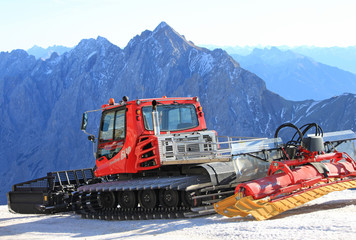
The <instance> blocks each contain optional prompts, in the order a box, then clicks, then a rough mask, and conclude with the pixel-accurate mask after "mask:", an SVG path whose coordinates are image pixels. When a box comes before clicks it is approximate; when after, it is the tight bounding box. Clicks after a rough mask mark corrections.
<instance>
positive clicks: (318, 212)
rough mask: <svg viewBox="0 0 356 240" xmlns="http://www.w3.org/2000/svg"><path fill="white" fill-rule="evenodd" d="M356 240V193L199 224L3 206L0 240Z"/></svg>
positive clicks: (209, 219) (202, 220)
mask: <svg viewBox="0 0 356 240" xmlns="http://www.w3.org/2000/svg"><path fill="white" fill-rule="evenodd" d="M68 238H73V239H119V238H120V239H135V240H136V239H155V240H157V239H158V240H159V239H165V240H166V239H169V240H178V239H179V240H183V239H194V240H200V239H219V240H223V239H263V240H266V239H273V240H277V239H318V240H320V239H333V240H335V239H349V240H351V239H356V190H345V191H342V192H334V193H330V194H329V195H326V196H324V197H322V198H319V199H316V200H314V201H312V202H310V203H308V204H306V205H303V206H301V207H299V208H296V209H292V210H290V211H287V212H285V213H282V214H280V215H279V216H276V217H275V218H272V219H270V220H266V221H260V222H259V221H256V220H254V218H253V217H251V216H248V217H246V218H239V217H236V218H226V217H223V216H220V215H211V216H209V217H201V218H194V219H174V220H145V221H101V220H90V219H81V218H80V217H79V216H77V215H75V214H72V213H65V214H58V215H33V214H30V215H24V214H12V213H10V212H8V210H7V206H6V205H2V206H0V239H1V240H2V239H26V240H30V239H68Z"/></svg>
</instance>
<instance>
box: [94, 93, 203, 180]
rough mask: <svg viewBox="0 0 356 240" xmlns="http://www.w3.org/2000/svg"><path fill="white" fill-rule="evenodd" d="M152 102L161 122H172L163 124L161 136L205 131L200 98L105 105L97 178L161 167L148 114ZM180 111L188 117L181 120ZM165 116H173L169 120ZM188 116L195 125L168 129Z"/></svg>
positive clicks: (163, 99)
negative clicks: (156, 107) (107, 127)
mask: <svg viewBox="0 0 356 240" xmlns="http://www.w3.org/2000/svg"><path fill="white" fill-rule="evenodd" d="M153 100H155V101H156V102H157V104H158V105H157V106H158V111H159V113H160V114H161V116H160V117H161V119H170V120H169V122H166V123H165V122H161V133H162V134H165V133H167V132H169V133H184V132H195V131H202V130H206V123H205V119H204V114H203V112H202V107H201V105H200V103H199V99H198V98H197V97H194V98H193V97H187V98H166V97H163V98H158V99H157V98H156V99H140V100H133V101H121V103H120V104H115V103H114V101H113V100H111V101H110V104H105V105H103V106H102V109H103V113H102V120H101V124H100V129H99V138H98V147H97V148H98V149H97V159H96V170H95V176H97V177H100V176H108V175H112V174H118V173H138V172H141V171H146V170H152V169H156V168H159V167H161V162H160V157H159V153H158V142H157V137H156V136H155V135H154V131H153V128H152V126H151V124H152V123H151V121H152V119H149V118H150V115H149V114H148V113H151V112H152V101H153ZM160 107H162V109H161V110H160ZM179 111H181V112H183V111H185V112H187V111H189V114H185V115H184V116H182V117H181V115H182V113H179ZM164 114H167V116H168V115H169V114H170V115H169V116H170V118H168V117H165V115H164ZM171 115H172V116H173V117H172V116H171ZM187 116H188V118H189V117H191V118H192V119H193V120H191V119H190V120H191V122H192V123H191V124H190V125H189V124H188V125H189V126H186V127H184V126H183V127H173V128H172V129H170V128H171V127H169V126H168V125H172V124H176V123H175V122H177V123H180V124H183V119H180V118H183V117H184V118H187ZM109 117H110V118H109ZM167 121H168V120H167ZM117 123H119V124H117ZM107 124H109V125H110V124H111V125H110V126H109V128H111V129H105V128H106V127H105V125H107ZM164 124H166V125H167V127H164ZM117 125H120V126H117ZM113 126H115V127H113ZM177 126H178V125H177ZM104 130H107V131H104ZM108 132H109V134H107V133H108Z"/></svg>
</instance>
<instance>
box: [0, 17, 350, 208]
mask: <svg viewBox="0 0 356 240" xmlns="http://www.w3.org/2000/svg"><path fill="white" fill-rule="evenodd" d="M124 95H126V96H129V97H130V98H131V99H136V98H152V97H162V96H164V95H166V96H170V97H174V96H199V98H200V100H201V103H202V106H203V110H204V113H205V117H206V122H207V125H208V128H209V129H215V130H216V131H217V132H218V134H219V135H225V136H226V135H229V136H272V135H273V133H274V131H275V129H276V128H277V126H279V125H280V124H282V123H283V122H296V123H297V124H298V125H299V126H300V125H301V124H303V123H307V122H318V123H320V125H321V126H322V127H324V130H325V131H330V130H332V131H335V130H343V129H349V128H351V129H354V130H355V129H356V123H355V122H354V119H356V116H355V115H356V112H355V111H354V109H355V107H356V98H355V96H354V95H351V94H348V95H342V96H339V97H335V98H331V99H327V100H324V101H320V102H317V103H316V102H315V101H312V100H308V101H301V102H294V101H288V100H285V99H283V98H282V97H280V96H279V95H277V94H275V93H273V92H271V91H269V90H268V89H266V85H265V82H264V81H263V80H262V79H261V78H259V77H258V76H256V75H255V74H253V73H251V72H249V71H247V70H245V69H243V68H241V67H240V65H239V64H238V63H237V62H236V61H235V60H234V59H233V58H232V57H231V56H229V55H228V54H227V53H226V52H225V51H223V50H221V49H216V50H214V51H210V50H208V49H205V48H200V47H197V46H195V45H194V44H193V43H192V42H190V41H187V40H186V39H185V37H184V36H182V35H180V34H178V33H177V32H176V31H174V29H172V28H171V27H170V26H169V25H168V24H167V23H161V24H160V25H159V26H158V27H157V28H156V29H155V30H154V31H147V30H146V31H144V32H142V33H141V34H140V35H137V36H135V37H134V38H133V39H132V40H131V41H130V42H129V43H128V45H127V46H126V47H125V48H124V49H121V48H119V47H118V46H115V45H114V44H112V43H110V42H109V41H108V40H107V39H105V38H103V37H98V38H97V39H84V40H82V41H81V42H80V43H79V44H78V45H77V46H76V47H75V48H73V49H72V50H71V51H69V52H66V53H64V54H62V55H58V54H52V55H51V57H50V58H49V59H46V60H41V59H38V60H36V59H35V57H34V56H31V55H28V54H27V53H26V52H25V51H23V50H15V51H12V52H10V53H8V52H1V53H0V124H1V128H0V156H1V157H0V164H1V166H2V168H1V169H0V176H1V177H0V181H1V183H3V184H1V186H0V202H1V203H5V202H6V199H5V193H6V192H7V191H9V190H10V188H11V185H13V184H14V183H18V182H21V181H26V180H30V179H33V178H38V177H42V176H44V175H45V174H46V173H47V172H50V171H60V170H68V169H77V168H86V167H93V165H94V159H93V156H92V145H91V143H90V142H89V141H87V137H86V135H85V134H83V133H82V132H81V131H80V122H81V115H82V113H83V112H84V111H87V110H91V109H98V108H100V106H101V105H102V104H103V103H107V102H108V100H109V98H111V97H114V98H115V99H116V100H119V99H120V98H121V97H122V96H124ZM330 116H331V117H330ZM99 119H100V116H99V115H93V116H90V119H89V126H88V131H89V132H92V133H94V134H97V129H98V125H99Z"/></svg>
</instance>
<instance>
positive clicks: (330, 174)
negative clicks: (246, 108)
mask: <svg viewBox="0 0 356 240" xmlns="http://www.w3.org/2000/svg"><path fill="white" fill-rule="evenodd" d="M319 150H320V149H319ZM282 151H283V152H284V153H286V152H287V151H285V150H284V149H282ZM294 157H295V158H294V159H292V160H290V158H289V156H288V155H287V154H285V159H287V160H282V161H272V163H271V165H270V168H269V170H268V173H267V176H266V177H264V178H260V179H256V180H253V181H249V182H246V183H241V184H239V185H238V186H237V187H236V189H235V195H233V196H231V197H228V198H226V199H224V200H222V201H220V202H218V203H216V204H214V207H215V210H216V212H218V213H219V214H222V215H224V216H228V217H233V216H242V217H245V216H247V215H248V214H251V215H253V216H254V217H255V218H256V219H257V220H264V219H268V218H271V217H273V216H276V215H278V214H280V213H282V212H284V211H287V210H289V209H291V208H295V207H297V206H300V205H302V204H304V203H306V202H309V201H311V200H314V199H316V198H318V197H321V196H323V195H325V194H328V193H330V192H333V191H341V190H345V189H348V188H355V187H356V162H355V160H354V159H352V158H351V157H350V156H349V155H348V154H347V153H345V152H338V151H336V150H334V152H332V153H325V152H324V151H313V152H312V151H309V150H308V149H306V148H304V146H303V144H300V146H298V148H297V151H296V153H295V155H294Z"/></svg>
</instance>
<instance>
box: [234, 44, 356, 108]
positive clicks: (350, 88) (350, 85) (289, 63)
mask: <svg viewBox="0 0 356 240" xmlns="http://www.w3.org/2000/svg"><path fill="white" fill-rule="evenodd" d="M231 56H232V57H233V58H234V59H235V60H236V61H238V62H239V63H240V65H241V67H243V68H245V69H247V70H249V71H251V72H253V73H255V74H257V75H258V76H259V77H261V78H262V79H263V80H265V81H266V84H267V88H268V89H269V90H271V91H274V92H276V93H278V94H279V95H281V96H282V97H284V98H286V99H291V100H299V101H301V100H305V99H315V100H322V99H326V98H330V97H333V96H336V95H340V94H343V93H346V92H351V93H356V75H355V74H353V73H351V72H347V71H344V70H341V69H339V68H337V67H332V66H329V65H326V64H322V63H319V62H317V61H315V60H313V59H312V58H310V57H306V56H304V55H301V54H298V53H295V52H294V51H291V50H280V49H278V48H276V47H272V48H264V49H259V48H255V49H254V50H253V51H252V52H251V53H250V54H249V55H247V56H242V55H237V54H231Z"/></svg>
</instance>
